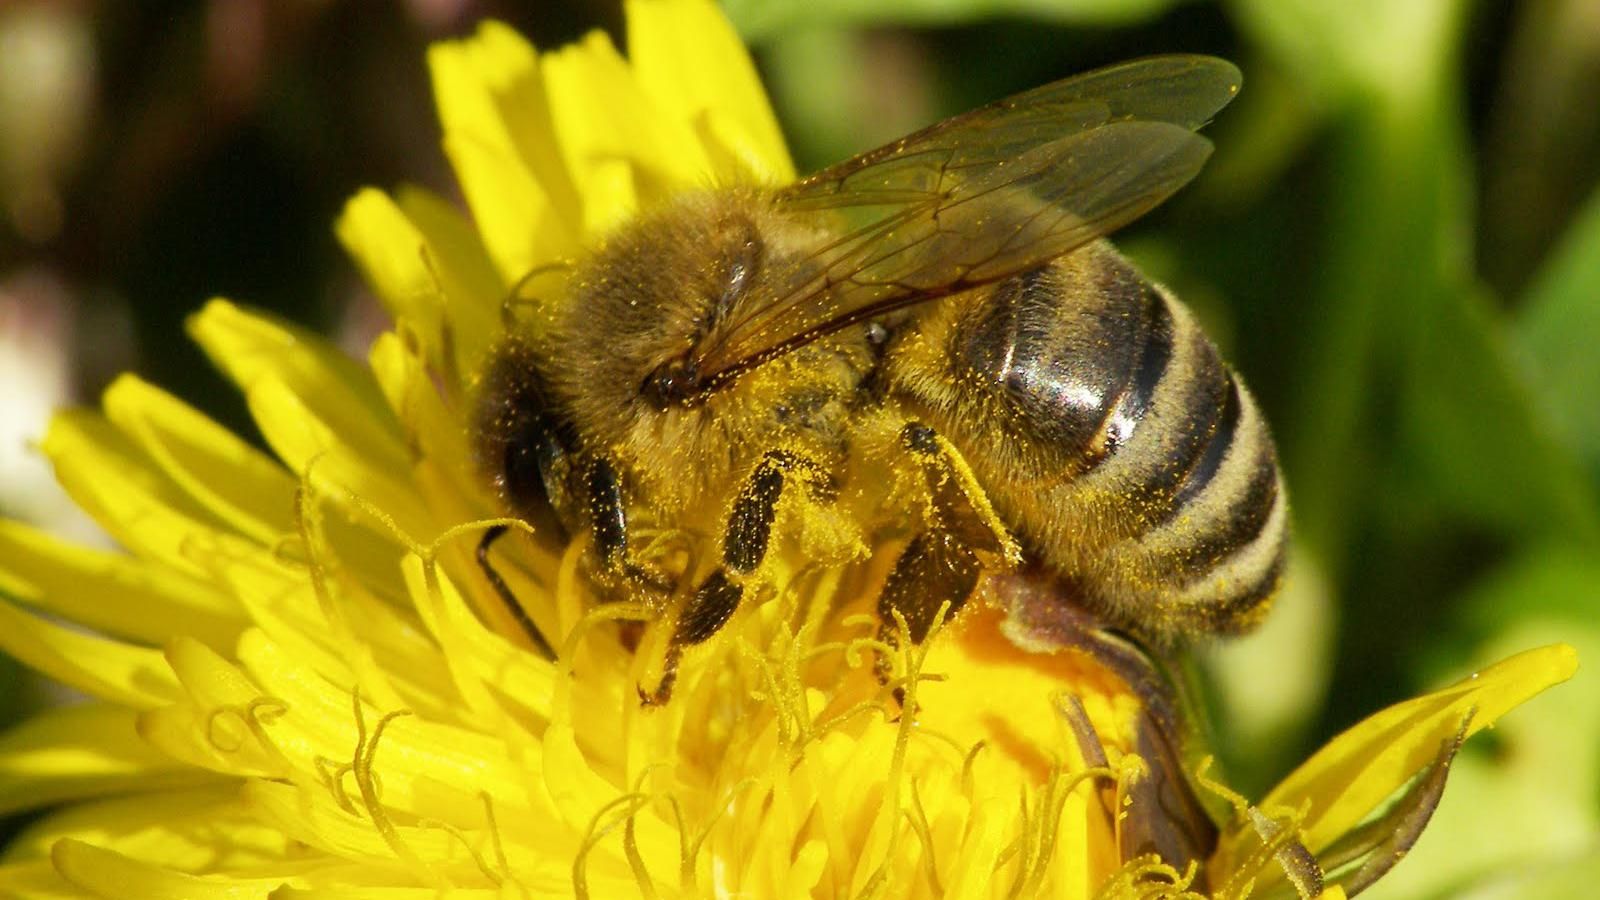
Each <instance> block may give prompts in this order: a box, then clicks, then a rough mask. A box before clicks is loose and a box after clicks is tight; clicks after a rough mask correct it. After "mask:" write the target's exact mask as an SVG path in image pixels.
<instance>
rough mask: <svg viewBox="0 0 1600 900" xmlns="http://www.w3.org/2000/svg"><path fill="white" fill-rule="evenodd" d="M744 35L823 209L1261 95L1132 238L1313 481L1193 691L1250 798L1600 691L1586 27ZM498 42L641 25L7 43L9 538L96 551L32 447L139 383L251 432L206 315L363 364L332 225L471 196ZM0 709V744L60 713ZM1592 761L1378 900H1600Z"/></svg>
mask: <svg viewBox="0 0 1600 900" xmlns="http://www.w3.org/2000/svg"><path fill="white" fill-rule="evenodd" d="M727 9H728V11H729V13H730V15H731V16H732V17H733V19H734V21H735V22H736V24H737V25H738V26H739V28H740V29H741V30H742V31H743V32H744V33H745V34H746V36H747V37H748V38H749V39H750V41H751V42H752V44H753V46H754V48H755V53H756V58H757V62H758V64H759V65H760V67H761V69H762V72H763V74H764V75H765V76H766V78H767V80H768V84H769V86H770V88H771V90H772V93H773V98H774V102H775V104H776V106H777V109H778V112H779V116H780V118H781V119H782V121H783V123H784V127H785V131H786V133H787V134H788V136H789V138H790V140H791V143H792V146H793V149H794V152H795V154H796V157H797V160H798V161H799V163H800V168H801V169H802V171H804V170H808V169H812V168H816V167H818V166H820V165H823V164H825V163H828V162H831V161H834V160H837V159H840V158H843V157H845V156H848V155H851V154H853V153H855V152H858V151H860V150H863V149H866V148H868V147H870V146H873V145H875V144H876V143H879V142H881V141H883V140H887V139H889V138H893V137H896V136H898V135H900V134H902V133H904V132H907V131H909V130H911V129H912V128H915V127H918V126H920V125H923V124H926V123H928V122H931V121H934V120H936V119H939V118H941V117H943V116H945V115H949V114H951V113H955V112H959V111H961V110H963V109H966V108H969V107H972V106H974V105H977V104H979V103H982V102H984V101H987V100H990V99H994V98H996V97H999V96H1002V95H1004V94H1007V93H1010V92H1013V91H1016V90H1020V89H1022V88H1026V87H1030V86H1033V85H1036V84H1040V83H1042V82H1045V81H1048V80H1052V79H1055V78H1059V77H1062V76H1064V75H1068V74H1071V73H1073V72H1077V71H1081V70H1084V69H1087V68H1090V67H1093V66H1095V65H1099V64H1103V63H1108V62H1112V61H1116V60H1120V59H1125V58H1129V57H1133V56H1139V55H1145V54H1151V53H1161V52H1173V51H1186V52H1208V53H1216V54H1220V55H1223V56H1226V57H1228V58H1230V59H1232V60H1234V61H1235V62H1237V63H1238V64H1239V65H1240V66H1241V68H1242V69H1243V70H1244V72H1245V88H1244V91H1243V93H1242V95H1241V96H1240V98H1239V99H1238V100H1237V101H1236V102H1235V103H1234V104H1233V105H1232V106H1231V107H1230V108H1228V109H1227V110H1225V111H1224V112H1223V113H1222V114H1221V115H1220V116H1219V118H1218V121H1217V122H1216V123H1215V125H1214V126H1212V127H1211V128H1210V129H1209V131H1208V133H1209V134H1210V136H1211V137H1212V138H1213V140H1214V141H1215V142H1216V144H1217V152H1216V155H1215V156H1214V157H1213V160H1212V163H1211V165H1210V167H1209V168H1208V169H1207V171H1206V172H1205V173H1204V174H1203V175H1202V176H1201V178H1200V179H1199V181H1198V182H1196V184H1194V185H1193V186H1192V187H1191V188H1189V189H1188V190H1186V191H1185V192H1184V193H1183V194H1181V195H1180V196H1179V197H1178V198H1177V199H1176V200H1175V201H1173V202H1172V203H1169V204H1168V205H1167V206H1166V207H1164V208H1163V209H1161V210H1158V211H1157V212H1156V213H1155V214H1153V215H1151V216H1149V217H1148V218H1147V219H1146V220H1144V221H1142V222H1140V223H1138V224H1137V225H1136V226H1134V227H1132V228H1130V229H1128V230H1127V231H1126V232H1125V233H1124V234H1123V235H1121V236H1120V237H1119V243H1120V244H1121V245H1122V246H1123V247H1124V249H1126V250H1127V251H1128V252H1129V253H1130V254H1131V255H1133V256H1134V257H1135V258H1136V259H1137V260H1138V261H1139V262H1140V263H1141V264H1142V265H1143V266H1144V267H1145V268H1146V270H1147V271H1148V272H1150V273H1151V274H1152V275H1154V276H1155V277H1157V278H1159V279H1161V280H1163V281H1165V282H1167V283H1168V284H1169V285H1171V286H1172V287H1173V288H1174V289H1175V290H1176V291H1177V292H1178V293H1179V295H1180V296H1182V297H1183V298H1184V299H1185V300H1186V301H1187V302H1188V303H1189V304H1190V305H1192V306H1193V307H1195V308H1196V309H1197V310H1198V312H1199V313H1200V315H1201V316H1202V318H1203V319H1204V320H1205V321H1206V323H1207V324H1208V326H1209V327H1210V329H1211V333H1212V334H1213V336H1214V337H1216V339H1217V340H1218V342H1219V343H1220V344H1221V345H1222V346H1223V347H1224V349H1225V351H1226V352H1227V354H1228V355H1229V357H1230V358H1231V359H1232V360H1233V361H1234V362H1235V363H1236V364H1237V366H1238V368H1240V369H1241V370H1242V371H1243V372H1244V374H1245V376H1246V378H1247V380H1248V381H1249V383H1250V384H1251V386H1252V387H1253V389H1254V390H1255V391H1256V393H1257V394H1258V395H1259V397H1260V398H1261V401H1262V403H1263V405H1264V406H1265V408H1266V410H1267V412H1268V415H1269V417H1270V418H1271V420H1272V421H1273V423H1274V426H1275V429H1276V433H1277V435H1278V439H1279V443H1280V447H1281V450H1282V453H1283V457H1284V461H1285V465H1286V468H1287V472H1288V477H1289V481H1290V486H1291V497H1292V499H1293V501H1294V509H1295V518H1296V529H1297V558H1296V561H1295V565H1294V568H1293V572H1292V578H1291V583H1290V586H1289V588H1288V590H1287V592H1286V593H1285V596H1284V597H1283V598H1282V600H1281V601H1280V608H1279V609H1278V610H1277V612H1276V614H1275V615H1274V617H1273V618H1272V620H1271V621H1270V622H1269V624H1268V626H1267V627H1266V628H1265V629H1264V630H1263V631H1262V632H1261V633H1259V634H1257V635H1255V636H1252V637H1251V638H1248V639H1246V640H1242V641H1238V642H1233V643H1230V644H1227V645H1224V646H1217V647H1212V648H1207V649H1206V650H1205V652H1204V655H1205V658H1206V664H1207V673H1208V678H1209V680H1210V681H1211V682H1212V683H1213V687H1214V688H1215V690H1214V691H1213V694H1214V697H1215V704H1214V705H1215V707H1216V709H1215V712H1216V720H1217V721H1216V726H1215V727H1216V732H1217V737H1216V742H1217V749H1218V752H1219V753H1220V754H1221V756H1222V757H1223V761H1224V762H1225V764H1226V765H1227V770H1228V773H1229V778H1230V780H1231V781H1232V782H1233V783H1234V784H1236V785H1237V786H1239V787H1241V788H1242V789H1245V790H1246V791H1248V792H1250V793H1253V794H1256V795H1259V793H1260V792H1261V791H1263V790H1264V789H1265V788H1266V787H1268V786H1270V785H1271V783H1272V782H1273V781H1275V780H1276V779H1277V778H1278V777H1280V776H1281V775H1282V774H1283V773H1284V772H1285V771H1287V769H1288V768H1289V767H1291V766H1292V765H1293V764H1294V762H1295V761H1297V760H1298V759H1301V758H1303V757H1304V756H1305V755H1306V754H1307V753H1308V752H1309V750H1310V749H1311V748H1313V747H1315V746H1316V745H1317V744H1319V743H1320V742H1321V741H1324V740H1326V739H1327V738H1328V737H1330V736H1331V735H1332V734H1334V733H1337V732H1338V731H1339V730H1340V729H1342V728H1344V727H1346V726H1348V725H1350V724H1352V723H1354V722H1355V721H1356V720H1358V719H1359V718H1360V717H1361V716H1363V715H1364V714H1366V713H1369V712H1372V711H1375V710H1376V709H1378V708H1379V707H1381V706H1383V705H1385V704H1387V703H1391V702H1394V701H1396V700H1398V699H1401V698H1403V697H1406V696H1410V695H1413V694H1415V693H1417V692H1419V691H1421V690H1423V689H1426V688H1429V687H1435V686H1438V685H1439V684H1441V683H1443V682H1444V681H1446V680H1448V679H1451V678H1454V677H1457V676H1459V675H1461V674H1462V673H1465V672H1467V671H1470V670H1471V669H1472V668H1473V667H1475V666H1480V665H1482V664H1485V663H1487V662H1489V661H1491V660H1493V659H1495V658H1498V657H1500V656H1504V655H1507V654H1509V653H1511V652H1514V651H1516V650H1519V649H1523V648H1526V647H1530V646H1534V645H1537V644H1541V643H1547V642H1551V641H1555V640H1564V641H1568V642H1571V643H1574V644H1576V645H1577V646H1578V647H1579V650H1580V653H1581V654H1583V657H1584V659H1585V661H1586V662H1588V663H1589V664H1590V666H1594V665H1597V664H1600V620H1597V618H1596V613H1597V612H1600V552H1597V550H1600V503H1597V500H1596V496H1597V494H1596V492H1597V486H1600V192H1597V190H1596V184H1597V180H1600V0H1543V2H1540V0H1526V2H1521V3H1510V2H1488V0H1480V2H1466V0H1389V2H1384V0H1340V2H1326V0H1231V2H1222V3H1209V2H1171V0H897V2H889V0H805V2H801V0H728V3H727ZM485 15H493V16H497V17H500V18H503V19H506V20H508V21H510V22H512V23H513V24H514V25H516V26H517V27H518V28H520V29H522V30H523V31H524V32H525V33H527V34H529V35H530V36H532V37H533V38H534V39H535V40H536V41H537V42H538V43H540V44H541V45H543V46H550V45H553V44H555V43H559V42H561V41H565V40H568V39H571V38H573V37H575V36H577V35H579V34H581V33H582V32H583V31H584V30H586V29H587V28H590V27H603V28H607V29H610V30H611V31H612V32H613V34H618V33H619V31H620V27H619V26H620V23H621V11H620V9H619V8H618V7H617V6H616V5H615V4H613V3H609V2H600V0H560V2H548V3H543V4H538V5H533V6H522V5H515V4H510V3H504V4H501V3H487V2H476V3H475V2H471V0H409V2H403V3H394V4H381V5H380V4H364V3H337V2H332V0H322V2H307V0H298V2H267V0H216V2H192V0H191V2H180V0H173V2H161V3H148V4H145V3H141V4H124V3H112V2H98V3H96V2H74V3H67V2H15V0H13V2H7V3H4V4H0V380H3V382H4V387H5V391H4V393H5V396H3V397H0V512H3V513H4V514H6V515H10V516H17V517H22V518H28V519H31V520H34V521H39V522H45V523H48V524H50V525H51V526H52V527H55V528H59V529H61V530H64V531H69V532H75V533H77V534H80V535H85V536H86V537H87V538H88V539H93V537H92V535H93V532H92V530H91V529H89V528H88V527H87V526H86V525H85V524H84V523H82V522H81V521H80V520H79V519H77V518H76V517H75V516H74V514H73V513H72V512H71V511H70V510H69V509H66V508H64V507H63V505H62V500H61V499H60V497H59V495H58V494H55V493H53V492H52V491H51V490H50V487H49V485H48V478H47V477H46V475H45V474H43V472H44V469H43V467H42V465H41V464H40V462H39V461H38V460H37V459H36V458H34V457H33V456H32V455H30V454H29V453H28V452H27V451H26V438H27V436H29V435H37V434H38V433H39V431H40V430H41V429H42V427H43V416H44V415H45V410H46V409H47V408H48V406H49V405H51V404H55V403H66V402H92V401H93V400H94V398H95V397H96V396H97V394H98V392H99V391H100V389H101V388H102V387H104V385H105V384H106V383H107V382H108V381H109V379H110V378H111V377H112V376H113V375H114V374H115V373H116V372H118V371H120V370H123V369H133V370H135V371H138V372H140V373H141V374H143V375H144V376H145V377H147V378H149V379H150V380H152V381H154V382H156V383H157V384H160V385H163V386H165V387H168V388H170V389H172V390H174V391H175V392H176V393H178V394H180V395H182V396H184V397H186V398H189V399H190V400H192V401H193V402H195V403H197V404H199V405H200V406H201V407H202V408H204V409H206V410H208V411H210V412H211V413H212V414H213V415H215V416H216V417H217V418H219V419H220V420H222V421H224V422H225V423H227V424H229V425H231V426H233V427H235V428H236V429H239V430H240V431H242V432H244V433H247V434H249V433H251V426H250V425H249V423H248V420H247V418H246V416H245V414H244V409H243V404H242V403H241V401H240V400H239V398H238V397H237V396H236V395H235V394H234V393H233V392H232V391H231V390H229V389H228V388H227V387H226V386H225V385H224V383H223V382H222V380H221V379H220V378H218V377H216V376H215V375H214V374H212V373H211V371H210V370H209V369H208V368H207V366H206V364H205V363H204V361H203V360H202V358H201V356H200V354H199V353H198V352H197V351H195V350H194V349H192V348H191V347H190V345H189V344H188V342H187V341H186V339H185V338H184V337H183V333H182V328H181V323H182V320H183V317H184V316H185V315H186V314H188V313H189V312H190V311H192V310H193V309H195V308H196V307H197V306H198V305H199V304H200V303H201V301H202V300H204V299H205V298H206V297H208V296H210V295H213V294H226V295H229V296H232V297H234V298H237V299H239V300H242V301H245V302H248V303H252V304H255V305H258V306H264V307H270V308H272V309H275V310H278V311H279V312H280V313H282V314H283V315H286V316H288V317H290V318H293V319H296V320H299V321H302V322H306V323H309V324H312V325H314V326H316V327H318V328H320V329H323V330H326V331H329V332H331V333H334V334H336V335H339V336H340V340H341V341H343V342H344V343H345V344H346V346H348V347H350V348H351V351H352V352H354V353H361V352H363V351H364V348H365V345H366V342H367V341H368V340H370V338H371V336H372V335H373V334H374V333H375V331H376V329H378V328H380V327H381V326H382V319H381V316H380V315H379V313H377V312H376V308H375V305H374V304H373V302H372V301H371V299H370V298H369V297H368V296H367V295H366V293H365V291H364V289H363V288H362V286H361V285H360V283H359V281H358V279H357V278H356V277H355V275H354V272H353V270H352V268H351V266H350V265H349V263H348V262H347V261H346V260H344V259H343V258H342V257H341V256H340V255H339V253H338V250H337V248H336V246H335V244H334V241H333V239H332V236H331V232H330V224H331V222H332V219H333V217H334V215H335V214H336V213H337V211H338V209H339V207H340V205H341V203H342V202H343V200H344V199H345V197H347V196H348V195H349V194H350V193H351V192H352V191H354V190H355V189H356V188H357V187H359V186H361V185H363V184H377V185H380V186H386V187H387V186H393V185H394V184H396V183H398V182H401V181H414V182H420V183H423V184H426V185H428V186H430V187H432V188H434V189H436V190H438V191H441V192H443V193H445V194H447V195H452V196H453V195H454V193H455V192H454V188H453V185H452V182H451V179H450V176H449V174H448V171H447V169H446V167H445V165H444V163H443V159H442V156H441V154H440V152H439V148H438V136H439V132H438V127H437V125H436V123H435V122H434V120H433V113H432V106H431V100H430V98H429V96H428V79H427V75H426V72H425V70H424V68H423V61H422V54H423V50H424V48H425V47H426V45H427V44H428V42H429V41H432V40H436V39H439V38H443V37H448V36H452V35H460V34H464V33H467V32H469V31H470V30H471V28H472V25H473V23H474V22H475V21H476V20H477V19H478V18H480V17H482V16H485ZM0 666H10V664H9V663H8V662H5V661H0ZM0 684H4V685H5V686H6V687H5V689H4V690H3V691H0V721H13V720H15V718H16V717H17V716H19V715H23V714H25V713H26V710H27V709H29V708H32V707H35V706H37V705H38V704H41V703H48V702H55V701H56V700H58V699H59V698H57V697H56V696H54V695H53V694H52V692H51V689H49V688H48V687H47V686H44V685H40V684H37V683H35V682H32V681H30V680H29V679H28V678H27V677H26V676H25V675H23V674H22V673H19V672H17V671H15V669H14V668H8V669H5V670H4V671H0ZM1597 747H1600V689H1597V688H1596V686H1595V679H1594V678H1593V677H1592V676H1591V675H1590V674H1589V673H1587V672H1580V675H1579V676H1578V678H1577V679H1575V680H1574V681H1573V682H1572V683H1570V684H1568V685H1565V686H1563V687H1561V688H1559V689H1557V690H1555V691H1552V692H1551V693H1550V694H1548V695H1546V696H1544V697H1541V698H1539V699H1538V700H1537V701H1535V702H1534V703H1533V704H1531V705H1530V706H1529V707H1527V708H1526V709H1523V710H1520V711H1518V712H1516V713H1515V714H1513V715H1512V716H1511V717H1509V719H1508V720H1506V721H1505V722H1504V723H1503V724H1502V725H1501V726H1500V727H1499V728H1498V729H1497V730H1496V731H1494V732H1493V733H1491V734H1489V735H1486V736H1485V738H1479V739H1477V740H1475V741H1474V742H1473V743H1472V744H1471V745H1469V747H1468V749H1467V750H1466V751H1465V752H1464V753H1463V755H1462V758H1461V759H1460V760H1459V761H1458V763H1457V767H1456V771H1455V773H1454V774H1453V775H1452V781H1451V786H1450V789H1449V790H1448V791H1447V792H1446V797H1445V802H1444V805H1443V807H1442V808H1441V811H1440V813H1439V815H1438V816H1437V818H1436V819H1435V822H1434V824H1433V826H1432V827H1431V829H1430V831H1429V832H1428V833H1427V834H1426V835H1425V836H1424V838H1423V840H1422V842H1421V843H1420V844H1419V845H1418V847H1417V849H1416V851H1415V852H1414V853H1413V856H1412V858H1411V859H1409V860H1408V861H1407V862H1406V863H1405V864H1404V865H1402V866H1400V867H1399V868H1398V869H1397V870H1396V872H1395V874H1394V875H1393V876H1392V877H1391V878H1390V879H1389V880H1387V881H1385V882H1383V883H1380V885H1379V886H1378V887H1377V888H1375V889H1374V890H1373V891H1371V892H1370V893H1369V894H1368V895H1367V896H1373V897H1390V898H1422V897H1463V896H1465V897H1483V898H1488V897H1495V898H1501V897H1541V898H1543V897H1588V896H1592V895H1593V892H1594V887H1593V885H1595V884H1600V822H1597V812H1600V778H1597V776H1600V759H1597V754H1596V749H1597Z"/></svg>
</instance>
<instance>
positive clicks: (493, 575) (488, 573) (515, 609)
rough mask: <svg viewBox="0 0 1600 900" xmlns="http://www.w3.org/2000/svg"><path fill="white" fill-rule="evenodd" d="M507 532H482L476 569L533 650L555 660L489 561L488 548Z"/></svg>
mask: <svg viewBox="0 0 1600 900" xmlns="http://www.w3.org/2000/svg"><path fill="white" fill-rule="evenodd" d="M507 530H508V529H507V528H506V526H504V525H495V526H492V527H490V528H488V529H486V530H485V531H484V532H483V538H482V539H480V540H479V541H478V553H477V556H478V567H479V568H481V569H483V577H484V578H486V579H488V581H489V587H491V588H493V589H494V592H495V593H496V594H497V595H499V597H500V602H501V603H503V604H504V605H505V608H506V611H508V612H510V613H511V617H512V618H513V619H515V620H516V621H517V624H518V625H519V626H521V627H522V631H523V633H524V634H526V635H527V636H528V640H529V641H531V642H532V643H533V649H534V650H535V651H536V652H538V653H540V654H542V655H543V656H545V657H547V658H549V659H555V658H556V652H555V650H554V649H552V648H551V646H550V641H549V640H548V639H546V638H545V636H544V632H542V631H540V630H539V626H538V625H535V624H534V623H533V618H532V617H530V616H529V615H528V611H527V610H526V609H523V608H522V603H521V601H519V600H517V595H516V594H513V593H512V592H511V586H510V585H508V584H506V580H505V579H504V578H501V577H500V573H499V572H497V571H495V568H494V564H493V563H491V562H490V561H489V548H490V546H491V545H493V544H494V542H495V541H497V540H499V539H500V537H501V535H504V534H505V533H506V531H507Z"/></svg>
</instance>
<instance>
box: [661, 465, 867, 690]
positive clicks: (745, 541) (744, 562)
mask: <svg viewBox="0 0 1600 900" xmlns="http://www.w3.org/2000/svg"><path fill="white" fill-rule="evenodd" d="M792 477H798V479H799V480H800V481H801V482H802V483H803V484H805V485H806V486H807V487H808V488H809V489H810V491H811V493H812V495H813V496H815V497H818V498H819V499H828V498H830V497H831V496H832V495H833V493H834V492H835V490H836V489H837V488H836V485H835V484H834V481H833V478H832V477H831V476H830V475H829V474H828V472H827V470H826V469H824V468H823V467H822V466H821V465H820V464H819V463H817V462H816V461H815V460H812V459H809V458H807V457H804V456H801V455H800V454H798V453H795V452H793V451H791V450H769V451H767V452H766V453H765V454H764V455H763V456H762V457H761V461H760V462H759V463H757V464H756V467H755V469H753V470H752V471H751V473H750V475H749V477H748V478H746V479H745V482H744V485H743V486H742V487H741V488H740V489H739V495H738V497H736V498H734V501H733V510H732V511H731V512H730V513H729V515H728V526H727V529H726V530H725V531H724V532H723V538H722V565H721V566H720V567H719V568H718V569H717V570H716V571H715V572H712V573H711V574H710V575H709V576H707V577H706V580H705V581H703V582H701V583H700V586H699V587H697V588H695V592H694V595H693V596H692V597H690V598H689V602H688V603H687V604H685V605H684V608H683V611H682V612H681V613H680V614H679V615H678V622H677V625H676V626H675V627H674V628H673V632H672V639H671V642H670V643H669V645H668V647H667V657H666V663H665V667H664V668H663V670H662V676H661V684H660V685H659V686H658V687H657V688H656V690H655V692H654V693H645V692H643V691H641V692H640V698H641V700H643V702H644V703H645V704H646V705H657V704H661V703H665V702H666V701H667V700H668V699H669V698H670V697H671V695H672V685H673V683H674V682H675V681H676V680H677V669H678V659H679V658H680V657H681V656H682V653H683V648H684V647H692V646H694V645H695V644H700V643H704V642H705V641H707V640H709V639H710V638H711V636H712V635H714V634H716V633H717V632H718V631H719V630H721V629H722V626H723V625H725V624H727V622H728V620H729V619H730V618H732V617H733V613H734V611H735V610H737V609H738V608H739V601H740V599H742V598H743V596H744V585H743V584H742V583H741V582H740V581H739V580H738V577H742V576H745V575H749V574H750V573H751V572H754V571H755V570H756V569H758V568H760V566H761V563H762V561H763V560H765V559H766V557H767V546H768V545H769V544H770V543H771V540H772V524H773V522H774V520H776V518H777V509H778V500H779V499H780V498H782V496H783V491H784V487H785V486H786V484H787V483H788V482H789V481H790V480H791V478H792Z"/></svg>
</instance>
